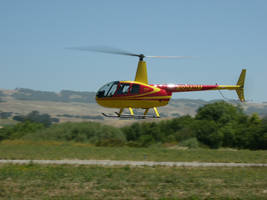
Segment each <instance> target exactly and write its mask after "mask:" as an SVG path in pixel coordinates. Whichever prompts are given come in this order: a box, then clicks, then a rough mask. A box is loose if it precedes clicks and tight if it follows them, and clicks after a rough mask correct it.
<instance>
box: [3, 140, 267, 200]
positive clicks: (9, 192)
mask: <svg viewBox="0 0 267 200" xmlns="http://www.w3.org/2000/svg"><path fill="white" fill-rule="evenodd" d="M171 148H173V149H170V147H159V146H154V147H150V148H130V147H95V146H92V145H89V144H82V143H67V142H52V141H42V142H33V141H23V140H13V141H2V142H1V143H0V159H109V160H153V161H202V162H243V163H250V162H252V163H267V153H266V151H249V150H230V149H228V150H227V149H221V150H208V149H195V150H185V149H183V150H182V149H176V148H174V147H171ZM266 197H267V168H266V167H247V168H245V167H244V168H242V167H234V168H231V167H216V168H214V167H212V168H209V167H202V168H184V167H130V166H124V167H120V166H117V167H101V166H78V165H74V166H69V165H38V164H32V163H30V164H27V165H12V164H1V165H0V199H162V200H164V199H165V200H166V199H169V200H176V199H192V200H198V199H251V200H252V199H253V200H254V199H266Z"/></svg>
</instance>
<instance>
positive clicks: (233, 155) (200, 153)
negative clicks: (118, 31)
mask: <svg viewBox="0 0 267 200" xmlns="http://www.w3.org/2000/svg"><path fill="white" fill-rule="evenodd" d="M0 159H97V160H103V159H108V160H140V161H141V160H148V161H199V162H237V163H267V151H250V150H231V149H228V150H227V149H221V150H220V149H219V150H209V149H192V150H191V149H188V150H182V149H169V148H166V147H161V146H154V147H149V148H133V147H95V146H92V145H90V144H84V143H83V144H82V143H70V142H53V141H40V142H33V141H24V140H7V141H2V142H1V143H0Z"/></svg>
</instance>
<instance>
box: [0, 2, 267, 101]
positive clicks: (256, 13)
mask: <svg viewBox="0 0 267 200" xmlns="http://www.w3.org/2000/svg"><path fill="white" fill-rule="evenodd" d="M266 20H267V1H264V0H262V1H259V0H255V1H252V0H251V1H246V0H240V1H238V0H225V1H219V0H210V1H204V0H203V1H193V0H192V1H190V0H186V1H178V0H173V1H167V0H166V1H155V0H154V1H153V0H151V1H150V0H147V1H144V0H140V1H139V0H135V1H126V0H121V1H119V0H114V1H108V0H106V1H104V0H97V1H93V0H90V1H85V0H76V1H74V0H73V1H70V0H69V1H63V0H46V1H36V0H24V1H19V0H17V1H15V0H9V1H1V2H0V88H3V89H14V88H16V87H20V88H21V87H23V88H31V89H36V90H46V91H60V90H62V89H70V90H77V91H96V90H97V89H98V88H99V87H100V86H101V85H103V84H104V83H105V82H108V81H112V80H133V79H134V76H135V71H136V66H137V61H138V60H137V58H135V57H126V56H118V55H108V54H100V53H91V52H82V51H73V50H66V49H65V47H73V46H96V45H105V46H111V47H116V48H120V49H125V50H127V51H130V52H134V53H144V54H145V55H178V56H193V57H194V58H191V59H181V60H179V59H178V60H177V59H146V61H147V67H148V78H149V82H150V83H188V84H215V83H218V84H235V83H236V81H237V79H238V76H239V73H240V72H241V69H242V68H246V69H247V70H248V71H247V80H246V98H247V100H250V101H267V89H266V86H267V23H266ZM223 94H224V96H226V97H227V98H230V99H237V96H236V94H235V92H233V91H229V92H228V91H224V92H223ZM174 98H194V99H197V98H201V99H205V100H211V99H218V98H221V96H220V94H219V93H218V91H212V92H211V91H210V92H195V93H186V94H185V93H180V94H175V95H174Z"/></svg>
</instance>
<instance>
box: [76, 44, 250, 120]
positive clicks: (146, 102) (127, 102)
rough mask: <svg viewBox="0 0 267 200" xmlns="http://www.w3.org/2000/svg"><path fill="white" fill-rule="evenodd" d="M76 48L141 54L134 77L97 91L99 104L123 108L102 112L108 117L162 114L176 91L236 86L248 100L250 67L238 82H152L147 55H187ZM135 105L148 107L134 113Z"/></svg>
mask: <svg viewBox="0 0 267 200" xmlns="http://www.w3.org/2000/svg"><path fill="white" fill-rule="evenodd" d="M72 49H78V50H84V51H96V52H101V53H111V54H119V55H127V56H136V57H139V62H138V66H137V71H136V75H135V79H134V81H113V82H109V83H107V84H105V85H104V86H102V87H101V88H100V89H99V90H98V92H97V93H96V102H97V103H98V104H99V105H101V106H103V107H107V108H118V109H119V112H115V115H108V114H105V113H102V114H103V115H104V116H105V117H117V118H135V119H140V118H141V119H144V118H159V117H160V114H159V112H158V110H157V107H160V106H165V105H167V104H168V103H169V100H170V99H171V96H172V93H174V92H192V91H206V90H235V91H236V93H237V95H238V97H239V100H240V101H241V102H244V101H245V98H244V82H245V76H246V69H243V70H242V72H241V74H240V76H239V79H238V81H237V84H236V85H217V84H216V85H201V84H200V85H191V84H149V83H148V78H147V67H146V62H145V61H144V58H145V57H148V58H184V56H145V55H143V54H133V53H128V52H125V51H121V50H117V49H97V48H90V47H84V48H80V47H79V48H72ZM133 108H139V109H144V113H143V115H136V114H134V112H133ZM151 108H152V109H153V110H154V112H155V115H148V111H149V109H151ZM124 109H129V111H130V114H123V111H124Z"/></svg>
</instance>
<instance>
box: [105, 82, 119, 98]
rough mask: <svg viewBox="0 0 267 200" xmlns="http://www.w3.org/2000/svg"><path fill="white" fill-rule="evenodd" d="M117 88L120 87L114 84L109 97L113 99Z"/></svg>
mask: <svg viewBox="0 0 267 200" xmlns="http://www.w3.org/2000/svg"><path fill="white" fill-rule="evenodd" d="M117 86H118V84H117V83H114V84H113V85H112V87H111V88H110V89H109V92H108V94H107V96H108V97H111V96H113V95H114V93H115V92H116V90H117Z"/></svg>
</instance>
